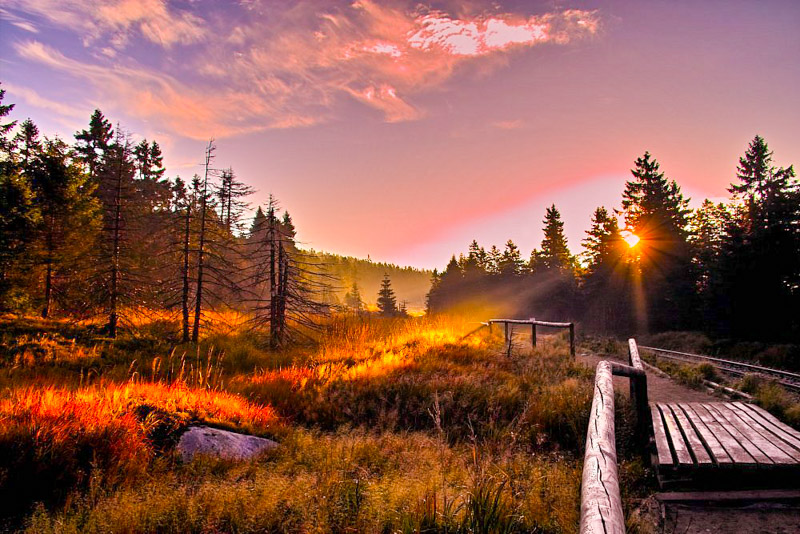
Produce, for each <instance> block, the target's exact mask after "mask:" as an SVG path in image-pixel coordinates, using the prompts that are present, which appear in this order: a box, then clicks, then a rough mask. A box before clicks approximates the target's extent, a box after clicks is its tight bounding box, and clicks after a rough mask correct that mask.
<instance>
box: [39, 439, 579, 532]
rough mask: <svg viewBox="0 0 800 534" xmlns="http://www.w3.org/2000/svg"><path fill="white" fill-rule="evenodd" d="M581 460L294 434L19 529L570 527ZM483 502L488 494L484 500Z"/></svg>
mask: <svg viewBox="0 0 800 534" xmlns="http://www.w3.org/2000/svg"><path fill="white" fill-rule="evenodd" d="M579 475H580V465H579V463H578V462H576V461H574V460H561V459H548V458H543V457H541V458H539V457H531V456H530V455H528V454H525V453H523V452H521V451H517V452H511V453H509V454H506V455H503V456H485V455H484V454H483V452H482V449H481V448H480V447H473V446H470V445H459V446H450V445H447V444H446V443H443V442H442V441H441V440H439V439H438V438H435V437H432V436H430V435H428V434H424V433H380V434H375V433H367V432H362V431H357V432H353V431H350V432H346V433H341V432H340V433H335V434H320V433H316V432H305V431H297V432H295V433H293V434H292V435H291V437H289V438H287V439H286V440H285V441H284V442H283V444H282V446H281V447H280V448H279V449H276V450H275V451H274V452H273V453H271V454H270V456H269V457H268V458H267V459H266V460H265V461H263V462H261V463H256V464H238V465H237V464H231V463H229V462H214V461H208V460H206V461H205V462H197V463H195V464H191V465H188V466H184V467H180V468H177V469H175V470H173V471H171V472H169V473H163V474H160V475H159V476H158V477H153V478H151V479H150V480H149V481H148V482H147V483H145V484H142V485H139V486H135V487H127V488H124V489H121V490H119V491H116V492H113V493H111V494H108V495H101V496H99V497H98V498H96V499H89V500H84V501H76V502H75V504H73V505H72V506H70V507H68V508H66V509H64V510H63V511H62V512H61V513H59V514H49V513H47V512H45V511H41V512H39V513H38V514H35V515H34V516H33V517H32V518H31V519H30V521H29V524H28V531H29V532H37V533H48V532H59V533H72V532H75V533H77V532H87V533H95V532H96V533H100V532H104V533H105V532H154V531H159V532H179V531H180V532H187V531H188V532H310V533H330V532H334V533H335V532H342V533H343V532H364V533H379V532H420V531H424V530H423V529H428V530H427V531H429V532H445V531H449V532H464V533H466V532H498V531H501V530H498V529H497V528H493V527H495V526H497V525H496V524H492V523H488V524H487V526H488V527H489V528H488V529H487V530H480V529H475V528H474V525H475V524H478V523H480V522H483V521H485V520H486V519H488V518H489V517H490V514H491V512H492V511H493V509H492V507H491V505H492V503H491V502H486V501H487V499H486V497H487V496H488V497H493V496H495V495H497V496H499V501H500V503H501V506H500V507H499V508H498V509H497V510H495V511H496V512H497V514H496V515H497V516H498V517H497V518H496V519H497V521H496V523H501V524H505V525H509V526H510V528H509V529H508V531H509V532H553V533H555V532H572V531H574V530H575V528H576V525H577V520H578V498H579V480H580V478H579ZM489 500H491V499H489Z"/></svg>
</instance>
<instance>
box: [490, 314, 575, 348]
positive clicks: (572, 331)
mask: <svg viewBox="0 0 800 534" xmlns="http://www.w3.org/2000/svg"><path fill="white" fill-rule="evenodd" d="M487 324H488V325H489V331H490V332H491V331H492V326H493V325H494V324H503V325H504V327H505V340H506V343H510V342H511V336H510V330H509V326H510V325H527V326H530V327H531V347H534V348H535V347H536V327H537V326H546V327H549V328H568V329H569V353H570V355H571V356H572V357H575V323H553V322H549V321H537V320H536V319H528V320H522V319H490V320H489V322H488V323H487ZM512 328H513V327H512ZM509 347H510V345H509Z"/></svg>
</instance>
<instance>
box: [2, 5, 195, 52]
mask: <svg viewBox="0 0 800 534" xmlns="http://www.w3.org/2000/svg"><path fill="white" fill-rule="evenodd" d="M6 5H7V7H8V8H9V9H13V10H16V11H18V12H23V13H28V14H30V15H32V16H35V17H39V18H41V19H43V20H46V21H48V22H50V23H53V24H56V25H58V26H63V27H68V28H73V29H75V30H77V31H80V32H81V34H82V38H83V39H84V42H85V43H86V44H87V45H88V44H94V43H95V42H96V41H97V40H100V39H105V40H107V41H108V42H109V43H110V44H112V45H113V46H114V47H115V48H124V47H125V46H127V44H128V43H129V42H130V40H131V39H132V38H134V37H136V36H137V35H141V36H142V37H143V38H145V39H146V40H148V41H150V42H152V43H156V44H159V45H162V46H165V47H170V46H172V45H175V44H187V43H193V42H197V41H200V40H202V39H204V38H205V36H206V32H207V29H206V25H205V23H204V21H203V19H202V18H201V17H199V16H197V15H194V14H193V13H191V12H189V11H186V10H178V9H175V8H174V7H171V6H170V5H169V3H168V2H167V1H166V0H100V1H97V2H86V1H83V0H7V4H6Z"/></svg>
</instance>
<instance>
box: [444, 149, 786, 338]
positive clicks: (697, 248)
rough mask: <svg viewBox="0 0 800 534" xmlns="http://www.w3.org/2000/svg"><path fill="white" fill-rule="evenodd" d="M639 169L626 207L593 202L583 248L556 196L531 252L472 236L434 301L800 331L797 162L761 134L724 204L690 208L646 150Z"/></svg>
mask: <svg viewBox="0 0 800 534" xmlns="http://www.w3.org/2000/svg"><path fill="white" fill-rule="evenodd" d="M631 173H632V179H631V180H630V181H628V182H627V183H626V186H625V190H624V191H623V194H622V203H621V208H620V209H619V210H615V211H613V212H611V211H609V210H608V209H606V208H604V207H599V208H597V210H596V211H595V212H594V216H593V218H592V225H591V228H590V229H589V230H588V231H587V232H586V234H587V235H586V238H585V239H584V241H583V246H584V249H585V251H584V252H583V254H582V255H581V257H580V258H576V257H574V256H573V255H571V253H570V251H569V249H568V248H567V242H566V239H565V237H564V233H563V222H562V221H561V216H560V214H559V212H558V210H557V209H556V207H555V206H552V207H550V208H548V209H547V212H546V214H545V218H544V221H543V224H544V235H545V237H544V240H543V241H542V243H541V246H540V248H539V249H536V250H534V251H533V252H532V254H531V256H530V259H528V260H527V261H525V260H523V259H522V257H521V254H520V251H519V249H518V247H517V246H516V245H515V244H514V243H513V242H511V241H509V242H508V243H506V245H505V248H504V250H499V249H497V248H496V247H492V248H491V249H489V250H486V249H484V248H483V247H481V246H479V245H478V243H477V242H475V241H473V242H472V244H471V245H470V247H469V251H468V252H467V254H466V255H464V254H462V255H460V256H459V257H458V258H456V257H453V258H452V259H451V261H450V263H449V264H448V265H447V268H446V269H445V270H444V272H442V273H434V277H433V285H432V288H431V291H430V293H429V295H428V308H429V310H430V311H432V312H437V311H446V310H453V309H459V308H461V309H464V310H475V309H485V310H487V311H489V312H491V313H495V314H497V313H504V314H511V315H517V316H520V317H531V316H533V317H536V318H539V319H552V320H566V319H569V320H577V321H581V322H582V323H583V324H584V327H585V328H587V329H589V330H593V331H600V332H606V333H617V334H620V335H627V334H630V333H633V332H639V333H643V332H662V331H668V330H686V329H694V330H702V331H705V332H707V333H709V334H712V335H716V336H725V337H732V338H741V339H760V340H774V341H798V340H800V314H798V313H797V310H798V309H800V185H798V181H797V179H796V176H795V172H794V169H793V168H792V167H791V166H790V167H788V168H781V167H776V166H775V165H774V164H773V161H772V152H771V151H770V150H769V148H768V146H767V143H766V142H765V141H764V139H763V138H761V137H759V136H756V137H755V138H754V139H753V141H752V142H751V143H750V145H749V146H748V147H747V150H746V152H745V154H744V155H743V156H742V157H741V158H740V160H739V166H738V170H737V175H736V180H735V182H734V183H733V184H732V185H731V186H730V188H729V192H730V193H731V197H730V199H729V201H728V202H726V203H714V202H712V201H710V200H706V201H705V202H704V203H703V204H702V206H701V207H700V208H699V209H696V210H691V209H689V207H688V199H686V198H684V197H683V194H682V193H681V190H680V187H679V186H678V185H677V183H676V182H675V181H674V180H669V179H668V178H666V177H665V175H664V173H663V172H662V171H661V170H660V168H659V164H658V163H657V162H656V160H655V159H654V158H653V157H652V156H651V155H650V154H649V153H645V154H644V155H643V156H642V157H640V158H638V159H637V160H636V161H635V164H634V168H633V169H632V171H631ZM637 238H638V241H637ZM579 260H580V261H579Z"/></svg>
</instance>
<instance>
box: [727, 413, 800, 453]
mask: <svg viewBox="0 0 800 534" xmlns="http://www.w3.org/2000/svg"><path fill="white" fill-rule="evenodd" d="M728 407H729V408H730V409H731V410H732V411H734V412H735V413H736V415H738V416H739V417H740V418H741V419H742V420H743V421H744V422H745V423H747V424H748V425H750V427H751V428H752V429H753V430H755V431H756V432H758V433H759V434H761V435H762V436H764V438H766V439H768V440H769V441H770V442H771V443H772V444H773V445H775V446H776V447H778V448H779V449H781V450H782V451H783V452H785V453H786V454H788V455H789V456H791V457H792V459H794V460H795V461H796V462H800V441H797V440H794V439H793V438H792V437H791V436H789V435H788V434H786V433H785V432H783V431H782V430H781V429H779V428H778V427H776V426H775V425H773V424H772V423H770V422H768V421H766V420H764V419H760V417H759V416H758V415H756V414H755V412H750V411H749V410H743V409H742V408H740V407H739V406H736V405H735V404H733V403H730V404H729V405H728Z"/></svg>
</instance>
